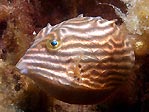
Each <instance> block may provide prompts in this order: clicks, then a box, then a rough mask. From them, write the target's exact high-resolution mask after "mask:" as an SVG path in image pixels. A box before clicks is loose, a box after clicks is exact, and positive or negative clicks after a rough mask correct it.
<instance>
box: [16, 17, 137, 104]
mask: <svg viewBox="0 0 149 112" xmlns="http://www.w3.org/2000/svg"><path fill="white" fill-rule="evenodd" d="M134 60H135V56H134V51H133V49H132V46H131V44H130V42H129V39H128V38H127V37H126V36H125V35H123V33H122V31H120V29H119V27H118V26H117V25H116V24H115V20H111V21H108V20H105V19H102V18H101V17H83V16H78V17H76V18H72V19H69V20H66V21H64V22H61V23H59V24H57V25H55V26H51V25H50V24H48V25H47V26H46V27H45V28H43V29H42V30H41V31H40V32H39V33H38V35H37V37H36V38H35V41H34V42H33V44H32V46H31V47H30V48H29V49H28V50H27V52H26V53H25V55H24V56H23V57H22V58H21V59H20V61H19V62H18V63H17V65H16V67H17V68H18V69H19V70H20V72H21V73H22V74H27V76H29V77H30V78H31V79H33V80H34V81H35V82H36V83H37V84H38V85H39V86H40V87H41V88H43V89H44V90H45V91H46V92H47V93H48V94H49V95H50V96H52V97H55V98H57V99H59V100H61V101H64V102H67V103H74V104H92V103H97V102H101V101H103V100H104V99H106V98H107V97H108V96H110V95H111V94H112V93H113V92H114V91H116V89H117V88H118V87H120V86H121V85H123V83H124V82H126V80H127V77H128V76H129V75H130V72H131V69H132V68H133V66H134Z"/></svg>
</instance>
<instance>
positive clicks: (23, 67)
mask: <svg viewBox="0 0 149 112" xmlns="http://www.w3.org/2000/svg"><path fill="white" fill-rule="evenodd" d="M16 68H17V69H18V70H19V72H20V73H21V74H28V68H27V65H26V64H25V63H23V61H22V60H20V61H19V62H18V63H17V64H16Z"/></svg>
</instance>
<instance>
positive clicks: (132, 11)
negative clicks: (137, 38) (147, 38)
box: [123, 0, 149, 34]
mask: <svg viewBox="0 0 149 112" xmlns="http://www.w3.org/2000/svg"><path fill="white" fill-rule="evenodd" d="M126 3H127V6H128V12H127V15H126V17H123V19H124V22H125V24H126V26H127V29H128V30H129V32H131V33H134V34H142V33H144V31H146V30H149V2H148V0H132V1H131V2H126Z"/></svg>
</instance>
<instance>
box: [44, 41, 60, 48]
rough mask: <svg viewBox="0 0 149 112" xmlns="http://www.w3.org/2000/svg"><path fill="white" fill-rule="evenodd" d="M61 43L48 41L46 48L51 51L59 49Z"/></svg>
mask: <svg viewBox="0 0 149 112" xmlns="http://www.w3.org/2000/svg"><path fill="white" fill-rule="evenodd" d="M59 44H60V43H59V41H58V40H55V39H54V40H47V43H46V46H47V48H48V49H49V50H51V49H57V48H58V47H59Z"/></svg>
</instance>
